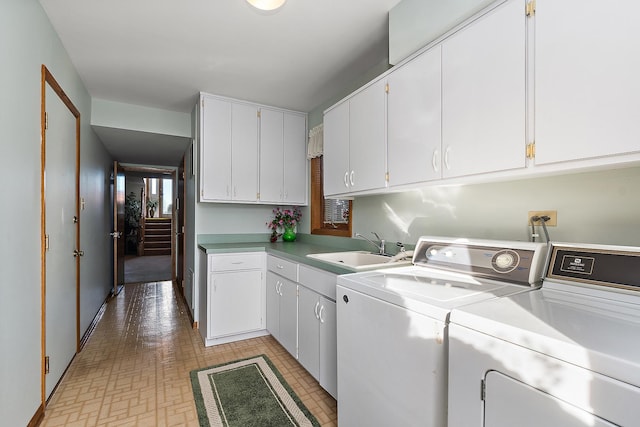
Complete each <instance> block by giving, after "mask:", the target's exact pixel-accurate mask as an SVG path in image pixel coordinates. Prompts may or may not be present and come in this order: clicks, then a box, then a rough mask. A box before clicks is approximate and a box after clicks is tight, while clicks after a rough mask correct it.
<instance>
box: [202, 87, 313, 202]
mask: <svg viewBox="0 0 640 427" xmlns="http://www.w3.org/2000/svg"><path fill="white" fill-rule="evenodd" d="M306 127H307V119H306V115H305V114H303V113H297V112H291V111H286V110H279V109H275V108H273V109H272V108H265V107H264V106H261V105H258V104H252V103H247V102H241V101H235V100H232V99H228V98H222V97H217V96H213V95H208V94H201V102H200V201H204V202H232V203H269V204H278V203H282V204H285V203H286V204H296V205H302V204H306V203H307V182H308V180H307V159H306Z"/></svg>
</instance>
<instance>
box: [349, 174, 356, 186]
mask: <svg viewBox="0 0 640 427" xmlns="http://www.w3.org/2000/svg"><path fill="white" fill-rule="evenodd" d="M354 173H355V172H354V171H351V173H350V174H349V183H350V184H351V186H352V187H353V186H354V185H355V184H354V183H353V174H354Z"/></svg>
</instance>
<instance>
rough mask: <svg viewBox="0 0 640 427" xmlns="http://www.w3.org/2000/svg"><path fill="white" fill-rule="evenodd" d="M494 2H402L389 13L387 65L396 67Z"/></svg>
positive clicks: (464, 0) (404, 0) (409, 0)
mask: <svg viewBox="0 0 640 427" xmlns="http://www.w3.org/2000/svg"><path fill="white" fill-rule="evenodd" d="M494 1H495V0H447V1H441V0H402V1H401V2H400V3H398V4H397V5H396V6H395V7H394V8H393V9H391V10H390V11H389V63H390V64H394V65H395V64H398V63H399V62H400V61H402V60H403V59H405V58H406V57H408V56H409V55H411V54H412V53H414V52H416V51H417V50H419V49H420V48H422V47H424V46H426V45H427V44H429V42H431V41H433V40H435V39H436V38H438V37H439V36H441V35H442V34H444V33H445V32H447V31H448V30H450V29H451V28H453V27H454V26H456V25H457V24H459V23H461V22H463V21H464V20H465V19H467V18H469V17H471V16H472V15H473V14H474V13H477V12H479V11H480V10H482V9H483V8H484V7H486V6H488V5H489V4H491V3H493V2H494ZM523 8H524V6H523Z"/></svg>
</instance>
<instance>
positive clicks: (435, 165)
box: [431, 149, 439, 172]
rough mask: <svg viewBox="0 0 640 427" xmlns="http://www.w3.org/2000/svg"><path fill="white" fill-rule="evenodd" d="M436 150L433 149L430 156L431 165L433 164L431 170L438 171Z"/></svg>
mask: <svg viewBox="0 0 640 427" xmlns="http://www.w3.org/2000/svg"><path fill="white" fill-rule="evenodd" d="M438 154H439V152H438V150H437V149H436V150H433V157H431V165H432V166H433V170H434V171H436V172H438V162H437V160H438Z"/></svg>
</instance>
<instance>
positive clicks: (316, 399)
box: [41, 282, 337, 427]
mask: <svg viewBox="0 0 640 427" xmlns="http://www.w3.org/2000/svg"><path fill="white" fill-rule="evenodd" d="M257 354H266V355H267V356H268V357H269V358H270V359H271V360H272V361H273V363H274V364H275V365H276V367H277V368H278V370H279V371H280V372H281V373H282V375H283V376H284V377H285V379H286V381H287V382H288V383H289V385H291V387H292V388H293V390H294V391H295V392H296V393H297V394H298V396H299V397H300V398H301V399H302V401H303V402H304V404H305V405H306V406H307V408H309V410H310V411H311V412H312V413H313V414H314V416H315V417H316V418H317V419H318V421H319V422H320V423H321V424H322V425H323V426H337V408H336V401H335V400H334V399H333V398H332V397H331V396H330V395H329V394H327V393H326V392H325V391H324V390H323V389H322V388H321V387H320V386H319V385H318V383H317V381H315V380H314V379H313V377H311V376H310V375H309V374H308V373H307V371H306V370H304V368H302V367H301V366H300V365H299V364H298V362H297V361H296V360H295V359H294V358H293V357H292V356H291V355H289V353H287V351H286V350H284V348H283V347H281V346H280V345H279V344H278V342H277V341H276V340H275V339H273V338H272V337H271V336H267V337H261V338H255V339H251V340H245V341H238V342H235V343H230V344H223V345H218V346H213V347H206V348H205V347H204V345H203V344H202V340H201V339H200V335H199V334H198V331H197V330H194V329H193V328H192V327H191V323H190V320H189V317H188V314H187V310H186V307H185V306H184V303H183V301H182V299H181V298H177V296H176V293H175V291H174V288H173V286H172V284H171V282H155V283H145V284H133V285H126V286H125V287H124V290H123V291H122V292H121V293H120V295H118V296H117V297H116V298H114V299H112V300H111V301H110V302H109V303H108V305H107V308H106V311H105V313H104V315H103V317H102V319H101V320H100V322H99V323H98V325H97V327H96V329H95V330H94V332H93V334H92V336H91V337H90V339H89V341H88V342H87V344H86V345H85V347H84V348H83V350H82V351H81V352H80V353H79V354H78V355H76V357H75V359H74V360H73V362H72V363H71V366H70V367H69V370H68V371H67V373H66V375H65V376H64V377H63V379H62V381H61V382H60V384H59V386H58V388H57V389H56V391H55V392H54V394H53V395H52V397H51V399H50V401H49V403H48V405H47V409H46V413H45V418H44V421H43V423H42V424H41V425H42V426H47V427H53V426H69V427H76V426H118V427H120V426H154V427H155V426H198V417H197V414H196V410H195V405H194V401H193V395H192V391H191V382H190V379H189V372H190V371H191V370H193V369H197V368H203V367H207V366H211V365H216V364H219V363H224V362H228V361H232V360H235V359H241V358H246V357H250V356H254V355H257Z"/></svg>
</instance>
